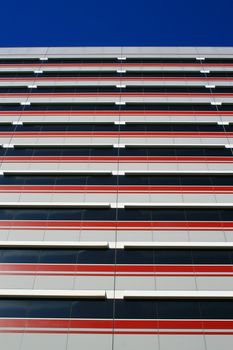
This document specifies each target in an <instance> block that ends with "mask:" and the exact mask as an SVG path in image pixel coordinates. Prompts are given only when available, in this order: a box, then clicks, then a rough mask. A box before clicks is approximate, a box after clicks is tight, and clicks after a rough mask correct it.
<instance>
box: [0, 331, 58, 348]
mask: <svg viewBox="0 0 233 350" xmlns="http://www.w3.org/2000/svg"><path fill="white" fill-rule="evenodd" d="M22 339H23V333H18V334H17V333H14V334H11V333H0V344H2V346H3V348H4V349H5V350H24V349H22V347H21V342H22ZM3 344H4V345H3ZM62 350H64V349H62Z"/></svg>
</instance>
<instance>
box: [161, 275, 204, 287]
mask: <svg viewBox="0 0 233 350" xmlns="http://www.w3.org/2000/svg"><path fill="white" fill-rule="evenodd" d="M156 289H157V290H196V289H197V287H196V281H195V275H194V274H193V277H177V276H175V277H171V276H169V277H158V276H157V277H156Z"/></svg>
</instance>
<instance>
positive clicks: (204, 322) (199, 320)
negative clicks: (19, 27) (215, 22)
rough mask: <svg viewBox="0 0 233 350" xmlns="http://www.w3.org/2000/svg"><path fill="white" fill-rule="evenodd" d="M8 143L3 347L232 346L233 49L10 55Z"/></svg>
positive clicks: (3, 87) (2, 188)
mask: <svg viewBox="0 0 233 350" xmlns="http://www.w3.org/2000/svg"><path fill="white" fill-rule="evenodd" d="M0 145H1V147H0V163H1V164H0V235H1V238H0V343H1V344H4V349H6V350H29V349H30V350H31V349H32V347H33V349H34V350H39V349H40V350H41V348H44V350H49V349H51V348H54V349H56V350H76V349H79V348H80V349H82V350H87V349H88V350H89V349H91V348H95V349H97V350H100V349H101V350H110V349H111V350H132V349H133V350H139V349H140V350H141V349H142V347H144V348H145V349H147V350H152V349H153V350H155V349H156V350H167V349H174V350H178V349H179V350H181V349H182V350H186V349H190V350H194V349H195V350H219V349H220V348H221V350H230V349H232V343H233V197H232V194H233V48H231V47H66V48H8V49H6V48H2V49H0Z"/></svg>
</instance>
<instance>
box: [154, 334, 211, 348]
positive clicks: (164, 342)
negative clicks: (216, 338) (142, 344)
mask: <svg viewBox="0 0 233 350" xmlns="http://www.w3.org/2000/svg"><path fill="white" fill-rule="evenodd" d="M159 345H160V348H159V350H168V349H174V350H178V349H179V350H187V349H189V350H206V347H205V339H204V332H203V335H191V334H189V335H160V336H159ZM211 350H213V349H211Z"/></svg>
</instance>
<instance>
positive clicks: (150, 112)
mask: <svg viewBox="0 0 233 350" xmlns="http://www.w3.org/2000/svg"><path fill="white" fill-rule="evenodd" d="M0 115H3V116H6V115H20V116H24V115H44V116H46V115H49V116H51V115H54V116H58V115H63V116H67V115H70V116H71V115H89V116H95V115H117V116H123V115H132V116H137V115H139V116H140V115H143V116H145V115H147V116H156V115H159V116H160V115H168V116H170V115H177V116H189V115H191V116H193V115H195V116H200V115H205V116H224V115H226V116H233V111H217V110H211V111H194V110H193V111H184V110H181V111H172V110H170V111H169V110H166V111H165V110H154V111H153V110H141V111H140V110H121V111H119V110H90V111H88V110H76V111H74V110H67V111H60V110H57V111H55V110H54V111H51V110H41V111H39V110H19V111H0Z"/></svg>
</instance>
